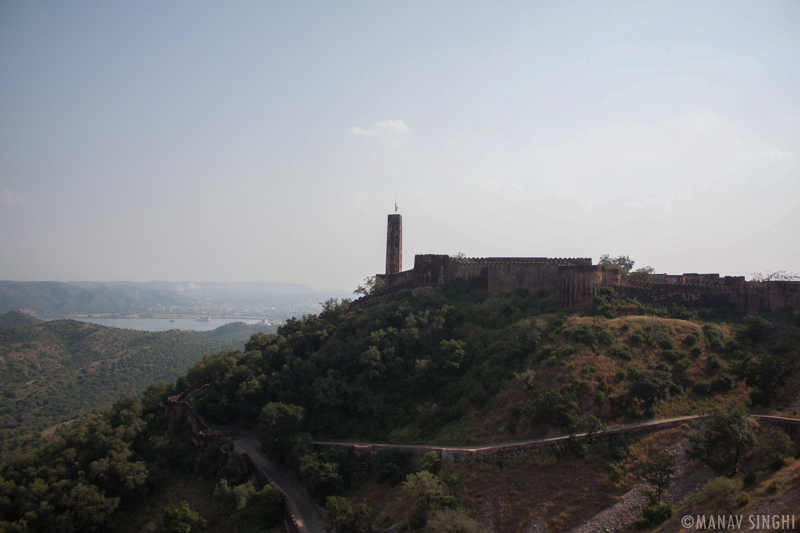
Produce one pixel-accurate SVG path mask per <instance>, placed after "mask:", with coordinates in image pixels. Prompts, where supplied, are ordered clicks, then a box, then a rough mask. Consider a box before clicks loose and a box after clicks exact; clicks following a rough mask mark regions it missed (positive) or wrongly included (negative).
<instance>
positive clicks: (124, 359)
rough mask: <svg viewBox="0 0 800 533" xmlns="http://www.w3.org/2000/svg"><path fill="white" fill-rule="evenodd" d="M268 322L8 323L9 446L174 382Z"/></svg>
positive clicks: (4, 404)
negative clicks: (159, 327)
mask: <svg viewBox="0 0 800 533" xmlns="http://www.w3.org/2000/svg"><path fill="white" fill-rule="evenodd" d="M20 316H22V317H25V316H26V315H22V314H21V313H6V314H3V315H0V324H8V323H19V322H20V321H21V320H20ZM33 320H34V321H36V319H33ZM265 329H266V330H267V331H270V326H260V327H259V326H248V325H246V324H243V323H233V324H228V325H226V326H223V327H222V328H217V329H216V330H213V331H210V332H205V333H200V332H195V331H179V330H171V331H165V332H145V331H135V330H127V329H119V328H111V327H105V326H100V325H97V324H90V323H85V322H78V321H74V320H57V321H52V322H41V321H36V323H34V324H33V325H28V326H19V327H7V326H0V383H2V390H3V397H2V398H0V428H2V429H0V435H1V436H2V449H3V451H5V452H7V451H10V450H13V449H16V448H18V447H19V446H20V445H21V443H23V442H24V441H25V440H26V439H29V438H31V437H36V435H39V434H40V433H41V430H42V429H44V428H47V427H49V426H52V425H53V424H57V423H59V422H64V421H67V420H71V419H73V418H75V417H76V416H78V415H80V414H84V413H86V412H89V411H91V410H93V409H96V408H98V407H107V406H108V405H110V404H111V403H112V402H114V401H116V400H118V399H119V398H122V397H124V396H129V395H138V394H140V393H141V392H142V391H143V390H144V389H145V388H146V387H147V386H148V385H150V384H151V383H153V382H155V381H159V380H165V381H170V382H171V381H174V380H175V379H176V378H177V377H178V376H180V375H182V374H183V373H184V372H186V370H187V369H188V368H189V367H190V366H191V365H192V364H193V363H196V362H197V361H199V360H200V359H202V357H203V356H204V355H207V354H210V353H213V352H217V351H219V350H223V349H237V348H239V349H240V348H242V347H243V345H244V341H245V340H246V339H247V338H249V337H250V336H251V335H253V334H254V333H255V332H257V331H259V330H262V331H263V330H265ZM33 440H34V441H35V440H36V439H35V438H34V439H33Z"/></svg>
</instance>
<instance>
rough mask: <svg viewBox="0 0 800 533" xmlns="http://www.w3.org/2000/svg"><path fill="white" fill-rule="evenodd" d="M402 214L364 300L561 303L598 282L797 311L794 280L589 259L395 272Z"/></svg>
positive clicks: (444, 263)
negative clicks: (441, 296)
mask: <svg viewBox="0 0 800 533" xmlns="http://www.w3.org/2000/svg"><path fill="white" fill-rule="evenodd" d="M402 255H403V219H402V216H401V215H389V221H388V226H387V232H386V273H385V274H378V275H377V276H376V277H377V278H379V279H380V280H382V281H383V284H384V288H383V289H382V290H381V291H380V292H379V293H377V294H375V295H371V296H369V297H365V299H367V300H369V299H374V298H379V297H388V296H390V295H392V294H395V293H399V292H402V291H414V292H415V293H419V292H429V291H437V290H441V288H442V287H443V286H444V285H445V284H446V283H461V284H464V285H465V286H466V287H468V288H469V289H472V290H476V291H484V292H487V293H489V294H497V293H511V292H515V291H518V290H526V291H528V292H529V293H530V294H536V295H545V294H549V293H555V297H556V302H557V304H558V305H560V306H564V307H568V306H573V305H578V304H582V303H588V302H591V301H592V300H593V299H594V297H595V296H597V295H599V294H600V289H601V288H603V287H612V288H614V290H616V291H617V292H618V293H620V294H622V295H624V296H627V297H630V298H635V299H637V300H639V301H640V302H642V303H649V304H656V305H670V304H676V305H682V306H685V307H686V308H688V309H698V310H702V309H707V310H712V309H714V310H730V311H746V312H758V311H766V310H781V309H800V282H798V281H764V282H752V281H751V282H748V281H745V278H744V276H724V277H721V276H720V275H719V274H698V273H687V274H681V275H669V274H659V275H656V276H650V277H649V280H648V281H641V280H637V279H633V278H631V277H630V276H623V275H622V273H621V272H620V270H619V269H617V268H607V267H604V266H603V265H599V264H598V265H595V264H592V259H591V258H587V257H580V258H548V257H474V258H465V257H451V256H449V255H439V254H423V255H416V256H415V257H414V268H412V269H411V270H405V271H404V270H403V269H402Z"/></svg>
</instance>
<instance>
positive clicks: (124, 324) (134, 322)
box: [42, 318, 272, 331]
mask: <svg viewBox="0 0 800 533" xmlns="http://www.w3.org/2000/svg"><path fill="white" fill-rule="evenodd" d="M42 320H48V321H49V320H60V319H57V318H42ZM70 320H78V321H80V322H91V323H93V324H100V325H101V326H109V327H112V328H123V329H138V330H140V331H167V330H170V329H181V330H193V331H211V330H212V329H216V328H218V327H220V326H224V325H225V324H230V323H231V322H244V323H245V324H258V323H259V322H261V321H260V320H254V319H246V318H212V319H211V322H198V321H196V320H195V319H193V318H175V319H174V322H170V319H168V318H71V319H70ZM265 327H272V326H265Z"/></svg>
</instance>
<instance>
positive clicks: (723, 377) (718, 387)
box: [711, 374, 733, 393]
mask: <svg viewBox="0 0 800 533" xmlns="http://www.w3.org/2000/svg"><path fill="white" fill-rule="evenodd" d="M732 388H733V378H732V377H731V376H729V375H728V374H720V375H719V376H717V377H715V378H714V379H712V380H711V390H713V391H714V392H719V393H725V392H728V391H730V390H731V389H732Z"/></svg>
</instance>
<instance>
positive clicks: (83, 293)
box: [0, 281, 349, 318]
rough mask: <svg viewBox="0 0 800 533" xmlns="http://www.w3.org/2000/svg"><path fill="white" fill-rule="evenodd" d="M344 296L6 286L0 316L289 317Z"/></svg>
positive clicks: (217, 286)
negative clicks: (18, 313) (19, 312)
mask: <svg viewBox="0 0 800 533" xmlns="http://www.w3.org/2000/svg"><path fill="white" fill-rule="evenodd" d="M332 295H335V296H339V297H342V296H349V294H348V293H346V292H344V291H319V290H314V289H313V288H312V287H310V286H309V285H301V284H294V283H228V282H208V283H195V282H189V281H178V282H176V281H149V282H143V283H139V282H131V281H111V282H97V281H77V282H69V283H64V282H59V281H25V282H23V281H0V313H5V312H9V311H13V310H27V311H31V312H32V313H34V314H36V315H40V316H69V315H80V314H116V315H128V314H132V313H173V314H176V313H184V314H187V313H188V314H198V313H201V312H202V313H205V314H208V313H212V314H213V313H227V314H228V315H240V316H250V315H255V316H265V317H266V316H273V317H276V318H285V317H286V316H291V315H297V316H300V315H301V314H306V313H309V312H317V310H318V302H320V301H323V300H326V299H327V298H329V297H331V296H332Z"/></svg>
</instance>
